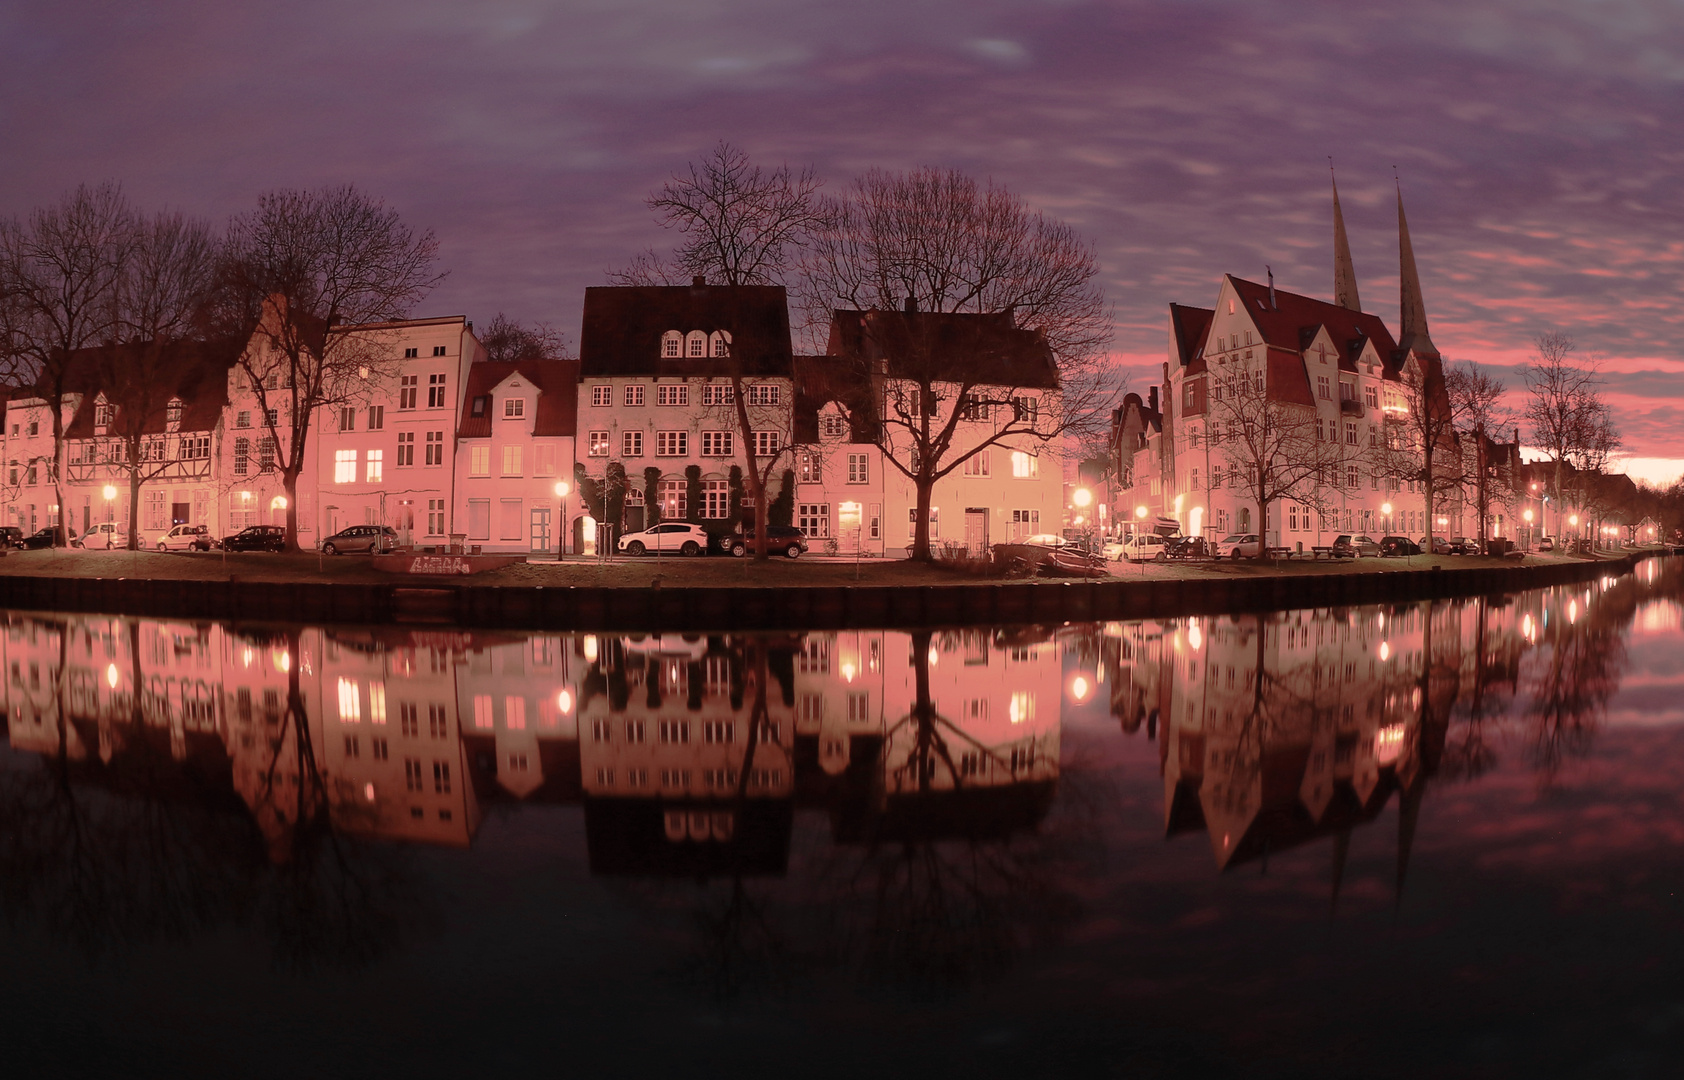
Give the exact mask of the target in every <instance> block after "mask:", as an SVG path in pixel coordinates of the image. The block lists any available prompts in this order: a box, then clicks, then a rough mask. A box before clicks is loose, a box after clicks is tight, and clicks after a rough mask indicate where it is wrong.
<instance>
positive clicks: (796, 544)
mask: <svg viewBox="0 0 1684 1080" xmlns="http://www.w3.org/2000/svg"><path fill="white" fill-rule="evenodd" d="M754 535H755V534H754V530H753V529H746V530H744V531H743V532H740V533H737V534H735V535H733V536H727V537H725V538H724V539H723V541H722V543H723V544H724V545H726V547H725V550H727V551H729V552H730V553H731V554H733V555H736V556H739V557H741V556H743V555H746V554H748V553H749V552H750V551H753V550H754ZM766 550H767V552H769V553H771V554H774V555H787V556H789V557H790V558H792V559H796V558H800V557H801V553H802V552H803V551H806V550H807V535H806V534H805V533H803V532H802V531H801V530H800V529H797V528H796V527H795V526H793V525H768V526H766Z"/></svg>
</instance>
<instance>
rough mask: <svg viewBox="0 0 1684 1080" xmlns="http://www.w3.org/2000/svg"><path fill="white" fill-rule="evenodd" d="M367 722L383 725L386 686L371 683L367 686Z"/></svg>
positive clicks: (380, 683)
mask: <svg viewBox="0 0 1684 1080" xmlns="http://www.w3.org/2000/svg"><path fill="white" fill-rule="evenodd" d="M368 722H369V723H371V724H384V723H385V722H386V684H385V683H383V682H371V683H369V684H368Z"/></svg>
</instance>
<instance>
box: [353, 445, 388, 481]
mask: <svg viewBox="0 0 1684 1080" xmlns="http://www.w3.org/2000/svg"><path fill="white" fill-rule="evenodd" d="M353 453H354V451H353ZM385 456H386V452H385V451H384V450H370V451H369V452H368V482H369V483H371V484H378V483H380V481H381V478H382V477H383V476H384V475H385V460H384V459H385Z"/></svg>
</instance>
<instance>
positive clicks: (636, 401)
mask: <svg viewBox="0 0 1684 1080" xmlns="http://www.w3.org/2000/svg"><path fill="white" fill-rule="evenodd" d="M624 400H625V403H626V404H627V405H632V406H636V405H642V404H643V387H641V386H627V387H626V396H625V399H624Z"/></svg>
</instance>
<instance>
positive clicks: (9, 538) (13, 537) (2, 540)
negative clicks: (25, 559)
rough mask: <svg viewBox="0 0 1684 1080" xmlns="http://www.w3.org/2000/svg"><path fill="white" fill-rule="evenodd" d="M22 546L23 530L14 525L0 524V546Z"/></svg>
mask: <svg viewBox="0 0 1684 1080" xmlns="http://www.w3.org/2000/svg"><path fill="white" fill-rule="evenodd" d="M21 547H23V530H22V529H20V528H18V527H17V526H16V525H0V548H21Z"/></svg>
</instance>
